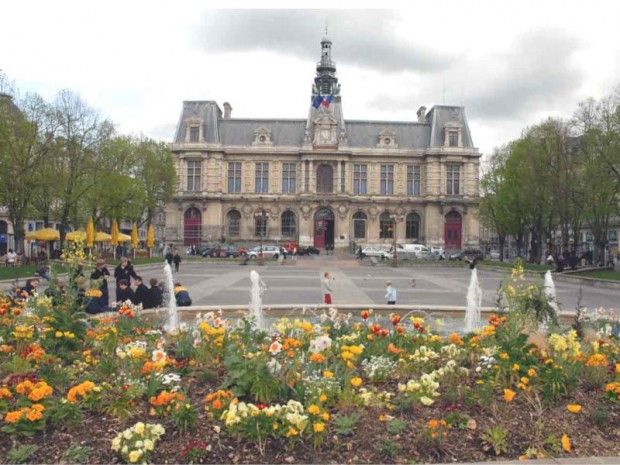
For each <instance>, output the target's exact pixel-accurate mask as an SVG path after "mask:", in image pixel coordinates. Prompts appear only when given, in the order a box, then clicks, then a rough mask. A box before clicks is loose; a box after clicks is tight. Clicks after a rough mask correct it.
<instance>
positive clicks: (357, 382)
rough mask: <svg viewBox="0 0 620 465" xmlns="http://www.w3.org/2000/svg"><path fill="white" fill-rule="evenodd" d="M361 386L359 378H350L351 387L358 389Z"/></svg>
mask: <svg viewBox="0 0 620 465" xmlns="http://www.w3.org/2000/svg"><path fill="white" fill-rule="evenodd" d="M361 385H362V378H359V377H355V378H351V386H353V387H358V386H361Z"/></svg>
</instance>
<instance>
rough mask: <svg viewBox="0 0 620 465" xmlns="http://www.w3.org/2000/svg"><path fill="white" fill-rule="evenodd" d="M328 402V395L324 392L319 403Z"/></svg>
mask: <svg viewBox="0 0 620 465" xmlns="http://www.w3.org/2000/svg"><path fill="white" fill-rule="evenodd" d="M326 400H327V394H325V393H324V392H322V393H321V395H320V396H319V401H320V402H325V401H326Z"/></svg>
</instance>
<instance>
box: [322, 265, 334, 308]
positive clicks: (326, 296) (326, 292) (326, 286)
mask: <svg viewBox="0 0 620 465" xmlns="http://www.w3.org/2000/svg"><path fill="white" fill-rule="evenodd" d="M332 279H334V278H333V277H332V274H331V273H330V272H329V271H326V272H325V274H324V275H323V279H321V292H322V293H323V302H324V303H326V304H328V305H331V303H332V288H331V286H330V283H329V282H330V281H331V280H332Z"/></svg>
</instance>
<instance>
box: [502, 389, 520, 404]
mask: <svg viewBox="0 0 620 465" xmlns="http://www.w3.org/2000/svg"><path fill="white" fill-rule="evenodd" d="M515 395H517V393H516V392H515V391H513V390H512V389H504V400H505V401H506V402H508V403H510V402H512V399H514V398H515Z"/></svg>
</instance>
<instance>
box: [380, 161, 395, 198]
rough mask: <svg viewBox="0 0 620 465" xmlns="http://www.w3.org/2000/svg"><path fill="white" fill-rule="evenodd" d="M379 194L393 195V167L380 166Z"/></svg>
mask: <svg viewBox="0 0 620 465" xmlns="http://www.w3.org/2000/svg"><path fill="white" fill-rule="evenodd" d="M381 194H383V195H392V194H394V165H381Z"/></svg>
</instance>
